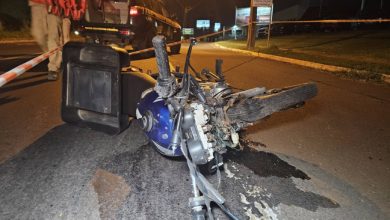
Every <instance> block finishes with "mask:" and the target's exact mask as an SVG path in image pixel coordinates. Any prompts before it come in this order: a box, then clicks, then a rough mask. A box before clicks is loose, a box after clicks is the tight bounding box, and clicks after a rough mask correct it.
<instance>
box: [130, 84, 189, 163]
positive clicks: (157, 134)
mask: <svg viewBox="0 0 390 220" xmlns="http://www.w3.org/2000/svg"><path fill="white" fill-rule="evenodd" d="M137 119H141V120H142V124H143V129H144V131H145V133H146V135H147V136H148V137H149V139H150V141H151V142H152V143H153V145H154V146H155V147H156V148H157V150H158V151H159V152H160V153H162V154H163V155H166V156H171V157H176V156H183V153H182V152H181V149H180V148H176V149H173V148H172V146H170V144H171V139H172V134H173V128H174V119H173V118H171V114H170V112H169V109H168V106H167V105H166V104H165V101H164V99H162V98H161V97H159V95H158V94H157V93H156V92H155V91H154V90H152V89H150V90H146V91H145V92H144V93H143V94H142V96H141V99H140V101H139V103H138V108H137Z"/></svg>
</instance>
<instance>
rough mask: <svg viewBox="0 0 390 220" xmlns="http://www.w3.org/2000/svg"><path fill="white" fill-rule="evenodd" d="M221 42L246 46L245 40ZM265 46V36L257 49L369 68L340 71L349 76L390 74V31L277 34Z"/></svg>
mask: <svg viewBox="0 0 390 220" xmlns="http://www.w3.org/2000/svg"><path fill="white" fill-rule="evenodd" d="M218 44H220V45H222V46H225V47H230V48H237V49H243V50H245V49H246V41H243V40H229V41H221V42H218ZM266 45H267V40H266V39H260V40H257V41H256V47H255V49H254V51H258V52H260V53H266V54H272V55H277V56H283V57H289V58H295V59H300V60H306V61H311V62H316V63H322V64H327V65H334V66H341V67H347V68H351V69H355V70H364V71H367V73H366V74H362V73H361V72H359V71H356V72H349V73H341V75H342V76H346V77H349V78H357V79H366V80H374V81H380V80H381V76H382V74H387V75H389V74H390V30H383V31H349V32H338V33H310V34H300V35H289V36H276V37H272V38H271V41H270V45H271V46H270V47H269V48H267V46H266Z"/></svg>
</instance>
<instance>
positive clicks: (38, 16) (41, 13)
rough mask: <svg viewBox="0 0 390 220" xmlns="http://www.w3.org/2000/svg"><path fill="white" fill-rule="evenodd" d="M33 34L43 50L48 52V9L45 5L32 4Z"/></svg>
mask: <svg viewBox="0 0 390 220" xmlns="http://www.w3.org/2000/svg"><path fill="white" fill-rule="evenodd" d="M31 35H32V36H33V37H34V40H35V41H36V42H37V44H38V45H39V46H40V47H41V49H42V51H44V52H47V51H48V47H47V9H46V6H45V5H41V4H35V5H32V6H31Z"/></svg>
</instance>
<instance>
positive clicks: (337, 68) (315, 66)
mask: <svg viewBox="0 0 390 220" xmlns="http://www.w3.org/2000/svg"><path fill="white" fill-rule="evenodd" d="M214 45H215V46H217V47H219V48H221V49H225V50H230V51H234V52H238V53H243V54H247V55H251V56H255V57H259V58H264V59H268V60H274V61H279V62H284V63H290V64H295V65H298V66H303V67H309V68H312V69H317V70H322V71H328V72H338V73H351V72H353V73H357V74H369V73H370V72H369V71H366V70H356V69H351V68H347V67H340V66H332V65H327V64H322V63H315V62H310V61H305V60H298V59H294V58H287V57H281V56H276V55H271V54H265V53H260V52H254V51H248V50H241V49H235V48H229V47H225V46H222V45H219V44H218V43H214ZM381 75H382V80H383V82H385V83H388V84H390V75H386V74H381Z"/></svg>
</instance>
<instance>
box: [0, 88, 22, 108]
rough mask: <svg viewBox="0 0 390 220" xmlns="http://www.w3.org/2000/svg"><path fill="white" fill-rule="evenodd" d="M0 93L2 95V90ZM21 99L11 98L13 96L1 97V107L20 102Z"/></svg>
mask: <svg viewBox="0 0 390 220" xmlns="http://www.w3.org/2000/svg"><path fill="white" fill-rule="evenodd" d="M0 93H1V90H0ZM19 99H20V98H17V97H11V96H6V97H0V105H4V104H7V103H11V102H14V101H18V100H19Z"/></svg>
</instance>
